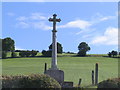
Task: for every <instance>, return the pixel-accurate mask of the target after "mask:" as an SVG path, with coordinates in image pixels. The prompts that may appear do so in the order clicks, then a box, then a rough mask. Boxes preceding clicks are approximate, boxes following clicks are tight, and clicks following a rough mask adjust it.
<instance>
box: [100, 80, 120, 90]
mask: <svg viewBox="0 0 120 90" xmlns="http://www.w3.org/2000/svg"><path fill="white" fill-rule="evenodd" d="M100 88H120V78H112V79H107V80H104V81H102V82H100V83H99V84H98V90H99V89H100Z"/></svg>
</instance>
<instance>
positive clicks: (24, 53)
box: [19, 50, 38, 57]
mask: <svg viewBox="0 0 120 90" xmlns="http://www.w3.org/2000/svg"><path fill="white" fill-rule="evenodd" d="M37 53H38V51H35V50H32V51H28V50H27V51H21V52H20V53H19V56H20V57H29V56H32V57H35V56H36V55H37Z"/></svg>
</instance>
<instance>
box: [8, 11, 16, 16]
mask: <svg viewBox="0 0 120 90" xmlns="http://www.w3.org/2000/svg"><path fill="white" fill-rule="evenodd" d="M7 15H8V16H15V13H12V12H9V13H7Z"/></svg>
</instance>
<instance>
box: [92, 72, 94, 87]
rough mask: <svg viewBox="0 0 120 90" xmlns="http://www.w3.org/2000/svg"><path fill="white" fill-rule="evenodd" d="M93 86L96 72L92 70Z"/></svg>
mask: <svg viewBox="0 0 120 90" xmlns="http://www.w3.org/2000/svg"><path fill="white" fill-rule="evenodd" d="M92 85H94V70H92Z"/></svg>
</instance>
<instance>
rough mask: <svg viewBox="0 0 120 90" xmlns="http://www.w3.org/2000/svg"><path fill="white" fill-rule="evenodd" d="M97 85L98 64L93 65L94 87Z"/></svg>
mask: <svg viewBox="0 0 120 90" xmlns="http://www.w3.org/2000/svg"><path fill="white" fill-rule="evenodd" d="M97 84H98V63H96V65H95V85H97Z"/></svg>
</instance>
